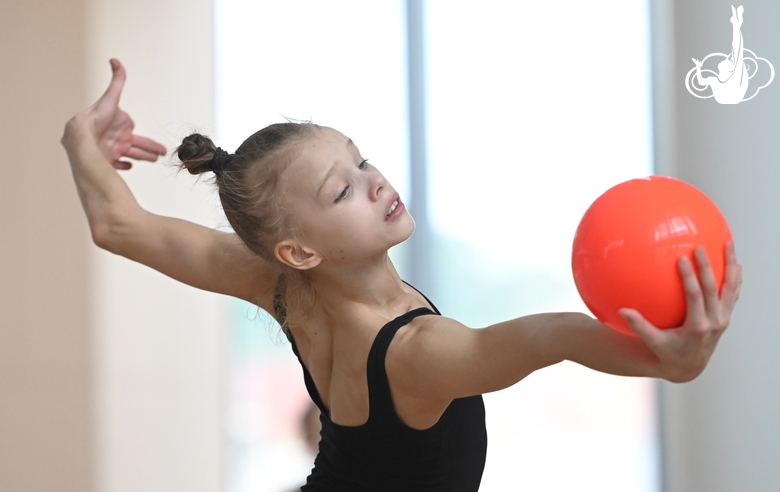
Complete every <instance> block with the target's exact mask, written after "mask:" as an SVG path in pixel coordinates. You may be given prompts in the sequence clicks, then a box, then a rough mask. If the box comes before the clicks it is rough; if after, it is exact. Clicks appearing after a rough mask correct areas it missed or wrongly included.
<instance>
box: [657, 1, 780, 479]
mask: <svg viewBox="0 0 780 492" xmlns="http://www.w3.org/2000/svg"><path fill="white" fill-rule="evenodd" d="M730 5H731V3H729V2H727V1H723V0H707V1H704V0H696V1H686V2H669V1H665V0H664V1H661V0H658V1H654V2H653V6H654V8H655V10H656V14H660V15H658V16H657V19H658V21H659V22H657V23H656V47H657V48H659V49H658V50H657V51H656V55H657V56H656V66H655V72H656V76H657V80H656V82H657V83H658V84H657V93H656V95H657V96H658V98H659V99H658V107H657V111H658V113H657V115H659V116H660V118H659V119H658V123H659V125H658V126H657V136H658V139H657V144H658V145H659V149H658V152H657V155H658V156H661V160H660V161H659V162H658V167H659V170H660V171H662V172H664V171H665V172H669V173H670V174H673V175H677V176H679V177H680V178H682V179H684V180H686V181H689V182H691V183H692V184H694V185H696V186H698V187H700V188H701V189H702V190H703V191H704V192H705V193H707V194H708V195H709V196H710V197H711V198H712V199H713V200H714V201H715V202H716V203H717V204H718V206H719V207H720V208H721V210H722V211H723V213H724V214H725V216H726V218H727V219H728V221H729V223H730V225H731V229H732V234H733V236H734V240H735V244H736V247H737V254H738V257H739V260H740V263H742V265H743V268H744V270H743V272H744V286H743V289H742V296H741V299H740V301H739V303H738V305H737V309H736V310H735V312H734V316H733V319H732V323H731V327H730V328H729V330H728V331H727V332H726V334H725V335H724V337H723V338H722V339H721V343H720V345H719V347H718V350H717V351H716V353H715V355H714V357H713V359H712V361H711V362H710V365H709V367H708V368H707V370H706V371H705V372H704V374H703V375H702V376H700V377H699V378H698V379H697V380H695V381H694V382H692V383H689V384H685V385H671V384H664V385H663V387H662V394H663V401H664V404H663V415H664V422H663V424H664V428H665V432H664V442H665V448H664V451H665V459H664V461H665V470H666V489H665V490H666V491H667V492H678V491H679V492H721V491H723V492H726V491H729V492H731V491H750V492H760V491H777V490H780V468H778V466H777V464H778V456H780V418H778V417H780V358H778V355H777V351H778V348H780V330H778V329H777V315H778V313H777V304H778V300H780V283H778V282H777V278H778V275H780V258H779V257H778V254H777V253H778V251H780V220H778V214H777V211H778V210H780V193H778V185H780V162H778V150H780V139H779V138H778V137H777V132H778V129H780V111H779V110H780V85H778V84H779V82H778V81H777V80H775V81H774V82H773V83H772V85H770V86H769V87H767V88H766V89H764V90H762V91H761V92H760V94H758V96H757V97H756V98H755V99H753V100H750V101H746V102H743V103H740V104H737V105H731V106H726V105H720V104H717V103H716V102H715V101H714V100H713V99H707V100H700V99H696V98H695V97H693V96H692V95H690V94H689V93H688V92H687V90H686V89H685V85H684V77H685V74H686V73H687V72H688V70H690V69H691V68H692V67H693V62H692V61H691V58H697V59H702V58H703V57H704V56H706V55H707V54H709V53H712V52H721V53H729V52H730V51H731V24H730V23H729V17H730V16H731V8H730ZM736 5H738V4H735V6H736ZM743 5H744V7H745V13H744V24H743V26H742V34H743V37H744V42H745V47H746V48H749V49H751V50H753V51H754V52H755V53H756V54H757V55H758V56H762V57H764V58H767V59H768V60H769V61H770V62H772V63H773V64H774V66H775V69H778V68H780V44H778V42H777V36H778V34H780V30H779V29H778V26H780V4H778V3H777V2H775V1H772V0H756V1H752V2H749V3H748V2H744V3H743ZM664 11H665V12H666V14H664ZM664 46H666V49H667V51H665V52H664ZM664 54H665V56H660V55H664Z"/></svg>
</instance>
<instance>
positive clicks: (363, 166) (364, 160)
mask: <svg viewBox="0 0 780 492" xmlns="http://www.w3.org/2000/svg"><path fill="white" fill-rule="evenodd" d="M366 167H368V159H363V161H362V162H361V163H360V164H358V169H360V170H361V171H362V170H363V169H365V168H366Z"/></svg>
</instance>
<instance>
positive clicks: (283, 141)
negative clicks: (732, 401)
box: [62, 60, 741, 492]
mask: <svg viewBox="0 0 780 492" xmlns="http://www.w3.org/2000/svg"><path fill="white" fill-rule="evenodd" d="M111 66H112V69H113V78H112V80H111V83H110V85H109V87H108V90H107V91H106V92H105V94H103V96H102V97H101V98H100V99H99V100H98V101H97V103H96V104H95V105H94V106H92V107H91V108H89V109H87V110H85V111H84V112H82V113H79V114H77V115H76V116H74V117H73V118H72V119H71V120H70V121H69V122H68V123H67V125H66V127H65V133H64V136H63V138H62V144H63V146H64V147H65V149H66V151H67V153H68V158H69V160H70V163H71V167H72V171H73V176H74V179H75V182H76V185H77V188H78V192H79V197H80V199H81V202H82V204H83V207H84V211H85V213H86V216H87V219H88V220H89V225H90V229H91V231H92V237H93V239H94V242H95V243H96V244H97V245H98V246H99V247H101V248H104V249H107V250H108V251H111V252H114V253H116V254H120V255H122V256H125V257H127V258H129V259H131V260H134V261H138V262H140V263H143V264H145V265H148V266H150V267H152V268H155V269H157V270H159V271H160V272H162V273H164V274H166V275H169V276H171V277H173V278H175V279H177V280H180V281H182V282H184V283H187V284H189V285H192V286H195V287H198V288H201V289H206V290H209V291H213V292H219V293H222V294H226V295H230V296H234V297H238V298H240V299H244V300H246V301H249V302H252V303H254V304H256V305H257V306H259V307H261V308H262V309H264V310H266V311H268V312H269V313H271V315H273V316H274V317H275V318H276V320H277V321H279V323H280V324H281V325H282V327H283V329H284V331H285V333H286V334H287V336H288V338H289V339H290V342H291V343H292V348H293V350H294V351H295V354H296V355H297V356H298V359H299V361H300V362H301V365H302V367H303V374H304V380H305V383H306V387H307V389H308V391H309V393H310V395H311V397H312V400H313V401H314V403H315V404H316V405H317V406H318V407H319V409H320V410H321V412H322V417H321V422H322V431H321V441H320V448H319V453H318V455H317V458H316V460H315V465H314V469H313V471H312V473H311V475H310V476H309V478H308V480H307V484H306V485H305V486H304V487H303V488H302V490H305V491H320V492H322V491H394V492H398V491H423V490H424V491H447V492H453V491H464V492H465V491H476V490H477V489H478V487H479V482H480V479H481V476H482V470H483V466H484V463H485V452H486V446H487V438H486V432H485V419H484V407H483V403H482V397H481V396H480V395H481V394H483V393H487V392H491V391H497V390H500V389H502V388H506V387H508V386H511V385H513V384H515V383H516V382H518V381H520V380H521V379H523V378H524V377H525V376H527V375H529V374H530V373H532V372H533V371H536V370H537V369H541V368H543V367H546V366H549V365H552V364H556V363H558V362H560V361H563V360H571V361H574V362H577V363H579V364H582V365H585V366H587V367H590V368H593V369H595V370H598V371H602V372H606V373H611V374H619V375H625V376H649V377H658V378H664V379H667V380H669V381H674V382H684V381H689V380H691V379H693V378H695V377H696V376H697V375H699V374H700V373H701V371H702V370H703V369H704V367H705V365H706V364H707V361H708V360H709V358H710V356H711V354H712V352H713V350H714V349H715V346H716V344H717V341H718V338H719V337H720V335H721V334H722V333H723V331H724V330H725V329H726V326H727V325H728V323H729V318H730V315H731V312H732V309H733V307H734V304H735V302H736V300H737V297H738V294H739V288H740V284H741V267H740V266H739V265H738V264H737V262H736V258H735V254H734V249H733V246H732V245H731V244H730V245H728V246H727V247H726V263H727V264H726V273H725V280H724V284H723V288H722V291H721V292H720V293H719V292H718V289H717V287H716V283H715V279H714V277H713V274H712V270H711V269H710V267H709V264H708V262H707V258H706V255H705V253H704V251H703V249H702V248H698V249H697V250H696V251H695V255H694V256H695V260H696V267H697V269H698V276H697V274H696V270H694V267H693V265H692V264H691V262H690V261H689V260H688V259H687V258H681V259H680V262H679V271H680V275H681V277H682V281H683V283H684V285H685V292H686V296H687V316H686V319H685V323H684V324H683V325H682V326H681V327H679V328H677V329H672V330H659V329H657V328H655V327H653V326H652V325H650V324H649V323H648V322H647V321H646V320H644V318H643V317H642V316H641V314H640V313H638V312H636V311H634V310H631V309H623V310H622V311H621V313H622V315H623V316H624V317H625V318H626V319H627V321H628V322H629V324H630V325H631V327H632V328H633V330H634V331H635V332H636V333H637V334H638V335H639V337H641V338H630V337H626V336H623V335H620V334H618V333H616V332H614V331H612V330H610V329H608V328H606V327H605V326H603V325H602V324H601V323H599V322H598V321H596V320H594V319H593V318H591V317H590V316H587V315H585V314H580V313H548V314H536V315H531V316H525V317H521V318H517V319H513V320H509V321H505V322H502V323H498V324H495V325H492V326H488V327H486V328H483V329H472V328H469V327H466V326H464V325H462V324H461V323H459V322H457V321H456V320H453V319H449V318H446V317H444V316H441V315H439V312H438V311H437V310H436V308H435V307H434V306H433V305H432V304H431V302H430V301H429V300H428V299H426V298H425V296H423V295H422V294H421V293H419V292H418V291H416V290H415V289H414V288H413V287H412V286H410V285H408V284H406V283H404V282H403V280H402V279H401V278H400V277H399V275H398V273H397V272H396V270H395V268H394V267H393V264H392V262H391V261H390V258H389V257H388V254H387V252H388V249H389V248H391V247H392V246H394V245H396V244H398V243H401V242H402V241H404V240H406V239H407V238H408V237H409V236H410V235H411V234H412V232H413V230H414V221H413V220H412V218H411V217H410V216H409V214H408V213H407V211H406V208H405V206H404V204H403V201H402V200H401V198H400V197H399V195H398V193H396V191H395V190H394V189H393V187H392V186H391V185H390V183H388V182H387V181H386V180H385V178H384V177H383V176H382V174H381V173H380V172H379V171H378V170H377V169H376V168H375V167H374V166H372V165H371V164H370V163H368V162H367V161H366V160H365V159H364V158H363V157H362V155H361V154H360V151H359V150H358V147H357V146H356V145H355V143H353V142H352V141H351V140H350V139H349V138H347V137H346V136H344V135H342V134H341V133H339V132H338V131H336V130H333V129H331V128H327V127H321V126H317V125H313V124H309V123H302V124H298V123H282V124H277V125H271V126H269V127H267V128H264V129H262V130H260V131H259V132H257V133H255V134H254V135H252V136H250V137H249V138H248V139H246V140H245V141H244V143H243V144H241V146H240V147H239V148H238V149H237V150H236V152H235V154H230V153H228V152H225V151H223V150H222V149H219V148H217V147H215V145H214V144H213V143H212V141H211V140H210V139H208V138H207V137H204V136H202V135H197V134H195V135H190V136H188V137H187V138H185V139H184V141H183V142H182V144H181V146H180V147H179V148H178V156H179V158H180V159H181V161H182V165H183V166H184V167H185V168H186V169H187V170H189V171H190V172H191V173H194V174H197V173H202V172H213V173H214V174H215V176H216V184H217V186H218V188H219V196H220V199H221V202H222V205H223V207H224V210H225V214H226V216H227V218H228V220H229V222H230V224H231V225H232V227H233V229H234V230H235V234H228V233H224V232H219V231H215V230H211V229H209V228H206V227H202V226H199V225H196V224H192V223H189V222H186V221H182V220H177V219H173V218H167V217H161V216H158V215H154V214H152V213H150V212H147V211H146V210H144V209H142V208H141V207H140V206H139V205H138V203H137V202H136V200H135V199H134V197H133V195H132V193H131V191H130V190H129V188H128V187H127V186H126V184H125V182H124V180H123V179H122V178H121V177H120V176H119V175H118V173H117V172H116V169H128V168H130V163H128V162H127V161H125V160H123V159H125V158H132V159H138V160H147V161H154V160H156V159H157V157H158V156H162V155H164V154H165V153H166V149H165V148H164V147H163V146H162V145H160V144H158V143H156V142H154V141H152V140H149V139H147V138H143V137H140V136H136V135H134V134H133V123H132V121H131V120H130V118H129V116H128V115H127V114H126V113H125V112H123V111H122V110H120V109H119V108H118V104H119V97H120V94H121V91H122V87H123V85H124V81H125V71H124V68H123V67H122V66H121V64H120V63H119V62H118V61H116V60H112V61H111ZM115 168H116V169H115ZM475 172H481V171H479V170H475ZM509 212H510V211H507V213H509ZM511 212H512V213H514V211H511ZM499 213H500V212H499Z"/></svg>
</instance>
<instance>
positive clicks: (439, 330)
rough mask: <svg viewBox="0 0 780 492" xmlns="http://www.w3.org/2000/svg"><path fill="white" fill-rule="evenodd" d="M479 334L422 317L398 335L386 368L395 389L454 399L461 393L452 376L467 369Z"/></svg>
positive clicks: (459, 325)
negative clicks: (463, 368)
mask: <svg viewBox="0 0 780 492" xmlns="http://www.w3.org/2000/svg"><path fill="white" fill-rule="evenodd" d="M478 331H479V330H474V329H472V328H469V327H467V326H465V325H464V324H462V323H460V322H459V321H456V320H454V319H452V318H447V317H444V316H418V317H417V318H415V319H414V320H413V321H412V322H410V323H409V324H408V325H406V326H404V327H403V328H401V329H400V330H398V333H397V334H396V336H395V338H394V339H393V342H392V343H391V344H390V348H389V349H388V353H387V359H386V361H385V366H386V369H387V373H388V378H389V379H391V382H392V383H394V387H395V388H398V389H399V390H401V391H405V392H408V393H409V394H413V395H422V396H425V397H431V398H433V399H437V400H448V399H452V396H453V395H454V394H457V393H458V392H457V391H453V390H452V388H451V387H450V385H451V382H452V380H451V379H450V377H449V376H453V375H455V374H456V373H457V370H458V369H459V368H461V367H463V364H464V363H468V361H467V360H464V357H467V356H468V347H469V346H470V345H472V344H473V343H474V342H473V337H474V336H475V335H476V333H477V332H478Z"/></svg>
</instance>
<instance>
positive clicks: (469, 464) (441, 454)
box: [290, 301, 487, 492]
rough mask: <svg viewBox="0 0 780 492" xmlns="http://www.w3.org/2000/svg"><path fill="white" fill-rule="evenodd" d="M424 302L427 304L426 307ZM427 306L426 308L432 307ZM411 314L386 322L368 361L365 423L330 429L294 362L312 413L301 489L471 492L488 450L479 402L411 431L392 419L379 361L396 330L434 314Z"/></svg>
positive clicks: (462, 402) (455, 405) (457, 403)
mask: <svg viewBox="0 0 780 492" xmlns="http://www.w3.org/2000/svg"><path fill="white" fill-rule="evenodd" d="M428 302H430V301H428ZM431 306H433V304H431ZM433 309H434V310H436V311H435V313H434V311H431V310H430V309H428V308H418V309H414V310H412V311H409V312H408V313H406V314H403V315H401V316H399V317H397V318H396V319H394V320H392V321H390V322H389V323H387V324H386V325H385V326H383V327H382V329H381V330H380V331H379V333H378V334H377V336H376V339H375V340H374V343H373V345H372V346H371V351H370V352H369V355H368V366H367V368H366V375H367V378H368V400H369V417H368V422H366V423H365V424H363V425H361V426H357V427H346V426H341V425H338V424H334V423H333V422H332V421H331V420H330V412H329V411H328V409H327V408H326V407H325V405H324V404H323V403H322V399H321V398H320V395H319V393H318V391H317V388H316V386H315V385H314V380H313V379H312V377H311V375H310V374H309V371H308V370H307V369H306V366H305V365H304V364H303V361H302V360H301V358H300V355H299V353H298V349H297V347H296V346H295V342H294V341H293V340H292V337H290V341H291V343H292V347H293V351H294V352H295V355H296V356H297V357H298V361H300V362H301V367H302V368H303V378H304V381H305V383H306V389H307V390H308V391H309V396H311V399H312V400H313V401H314V403H315V404H316V405H317V407H319V409H320V412H321V416H320V422H321V423H322V432H321V434H320V436H321V439H320V445H319V453H318V454H317V458H316V459H315V461H314V469H313V470H312V472H311V475H309V477H308V479H307V481H306V485H304V486H303V487H302V488H301V490H302V491H307V492H308V491H310V492H363V491H366V492H368V491H371V492H417V491H426V492H475V491H476V490H477V489H478V488H479V483H480V480H481V478H482V471H483V469H484V466H485V454H486V452H487V432H486V430H485V407H484V404H483V402H482V397H481V396H479V395H478V396H472V397H468V398H460V399H457V400H453V401H452V403H450V406H449V407H447V410H445V412H444V414H442V416H441V418H440V419H439V421H438V422H437V423H436V424H434V425H433V426H432V427H430V428H429V429H425V430H415V429H412V428H411V427H409V426H407V425H406V424H404V423H403V422H402V421H401V420H400V418H399V417H398V415H397V414H396V413H395V408H394V407H393V401H392V397H391V394H390V385H389V383H388V380H387V373H386V372H385V356H386V355H387V349H388V347H389V346H390V342H391V341H392V340H393V337H394V336H395V333H396V332H397V331H398V329H399V328H401V327H402V326H404V325H406V324H407V323H409V322H410V321H411V320H412V319H414V318H415V317H417V316H423V315H433V314H440V313H439V311H438V310H437V309H436V307H435V306H433Z"/></svg>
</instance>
